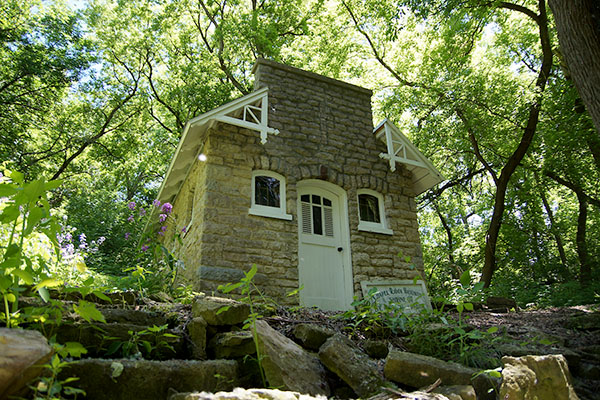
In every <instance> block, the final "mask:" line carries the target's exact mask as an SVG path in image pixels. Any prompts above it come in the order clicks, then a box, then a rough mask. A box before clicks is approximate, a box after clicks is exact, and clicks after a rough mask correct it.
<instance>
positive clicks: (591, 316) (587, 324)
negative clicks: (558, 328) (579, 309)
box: [563, 311, 600, 331]
mask: <svg viewBox="0 0 600 400" xmlns="http://www.w3.org/2000/svg"><path fill="white" fill-rule="evenodd" d="M563 326H564V327H565V328H567V329H577V330H582V331H597V330H600V312H597V311H596V312H588V313H582V314H578V315H574V316H572V317H571V318H569V319H568V320H566V321H565V322H564V323H563Z"/></svg>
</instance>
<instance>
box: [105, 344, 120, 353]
mask: <svg viewBox="0 0 600 400" xmlns="http://www.w3.org/2000/svg"><path fill="white" fill-rule="evenodd" d="M122 344H123V342H112V343H111V344H110V345H109V346H108V348H107V349H106V355H107V356H110V355H113V354H115V353H116V352H117V351H119V348H121V345H122Z"/></svg>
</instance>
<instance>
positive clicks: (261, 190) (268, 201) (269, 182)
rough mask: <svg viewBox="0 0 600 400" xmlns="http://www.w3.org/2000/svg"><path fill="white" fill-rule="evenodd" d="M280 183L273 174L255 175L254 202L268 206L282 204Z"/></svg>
mask: <svg viewBox="0 0 600 400" xmlns="http://www.w3.org/2000/svg"><path fill="white" fill-rule="evenodd" d="M279 189H280V183H279V180H278V179H276V178H273V177H271V176H256V177H254V204H259V205H261V206H267V207H279V206H280V204H281V203H280V190H279Z"/></svg>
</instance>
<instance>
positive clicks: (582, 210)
mask: <svg viewBox="0 0 600 400" xmlns="http://www.w3.org/2000/svg"><path fill="white" fill-rule="evenodd" d="M577 201H578V202H579V217H577V238H576V244H577V256H578V257H579V283H580V284H581V286H582V287H585V286H588V285H589V284H590V279H591V278H592V265H591V259H590V257H589V254H588V251H587V244H586V240H585V236H586V225H587V212H588V210H587V206H588V202H587V196H585V194H583V193H581V192H577Z"/></svg>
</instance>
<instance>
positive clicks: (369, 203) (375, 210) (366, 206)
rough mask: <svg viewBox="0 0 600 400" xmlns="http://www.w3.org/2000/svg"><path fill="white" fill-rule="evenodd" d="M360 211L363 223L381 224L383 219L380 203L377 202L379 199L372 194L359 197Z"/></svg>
mask: <svg viewBox="0 0 600 400" xmlns="http://www.w3.org/2000/svg"><path fill="white" fill-rule="evenodd" d="M358 209H359V212H360V220H361V221H367V222H375V223H381V217H380V216H379V201H378V200H377V197H375V196H372V195H370V194H361V195H359V196H358Z"/></svg>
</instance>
